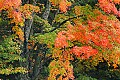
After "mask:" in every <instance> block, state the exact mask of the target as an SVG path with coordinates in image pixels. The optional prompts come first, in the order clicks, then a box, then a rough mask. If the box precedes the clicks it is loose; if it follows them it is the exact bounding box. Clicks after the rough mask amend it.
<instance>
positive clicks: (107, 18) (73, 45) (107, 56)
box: [49, 0, 120, 80]
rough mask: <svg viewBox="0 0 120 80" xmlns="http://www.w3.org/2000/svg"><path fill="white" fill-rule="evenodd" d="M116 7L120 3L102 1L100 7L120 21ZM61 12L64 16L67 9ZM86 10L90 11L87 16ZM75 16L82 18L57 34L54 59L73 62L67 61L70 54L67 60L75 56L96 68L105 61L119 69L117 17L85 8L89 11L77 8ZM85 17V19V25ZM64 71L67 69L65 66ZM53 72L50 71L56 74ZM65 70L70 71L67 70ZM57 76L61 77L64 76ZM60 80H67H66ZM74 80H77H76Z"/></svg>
mask: <svg viewBox="0 0 120 80" xmlns="http://www.w3.org/2000/svg"><path fill="white" fill-rule="evenodd" d="M61 1H62V0H61ZM62 3H63V4H65V3H64V2H62ZM115 4H119V0H118V1H117V0H114V1H113V0H99V7H100V8H101V9H102V10H103V11H105V12H106V13H111V14H114V15H116V16H118V17H120V12H119V10H117V8H116V6H115ZM59 8H60V9H62V10H61V11H63V12H65V11H64V8H66V7H64V8H61V7H59ZM84 10H86V11H87V10H88V13H87V12H85V11H84ZM89 11H90V12H89ZM74 12H75V15H76V16H81V17H77V18H76V19H73V20H72V21H71V22H72V24H71V23H70V22H69V21H68V22H67V23H66V24H67V26H66V29H65V30H63V31H60V32H58V35H57V38H56V39H55V49H56V50H57V51H58V52H54V54H56V57H55V56H54V57H55V61H63V62H64V61H66V60H68V61H70V60H73V58H71V57H69V58H68V57H67V58H66V57H64V56H65V54H67V56H68V55H69V56H71V55H75V56H76V57H77V58H79V59H82V60H86V59H91V60H92V62H93V63H95V64H94V65H95V66H96V65H97V64H98V63H99V62H102V61H103V60H105V61H107V63H108V64H109V65H111V64H112V66H113V67H114V68H116V67H118V66H117V64H119V59H120V55H119V50H117V49H116V47H117V48H119V44H120V21H119V20H118V19H117V18H115V17H114V18H112V16H113V15H105V14H103V13H102V12H101V11H100V10H98V9H91V8H90V7H89V6H86V8H85V7H83V6H75V7H74ZM83 17H85V18H86V19H85V20H83V21H82V19H83ZM115 50H116V51H115ZM66 52H67V53H66ZM113 55H114V56H113ZM116 55H117V56H116ZM61 56H62V57H61ZM115 56H116V57H115ZM56 58H58V59H56ZM62 59H64V60H62ZM55 61H54V62H55ZM55 63H56V62H55ZM58 63H59V62H58ZM71 65H72V64H71ZM50 66H52V65H50ZM69 66H70V65H69ZM62 67H63V68H64V67H65V66H63V65H62ZM53 69H54V68H53ZM53 69H52V70H51V71H53V73H54V70H53ZM65 70H66V71H67V69H65ZM72 73H73V72H72ZM57 74H60V75H62V74H61V73H57ZM53 76H54V78H55V76H57V75H55V73H54V75H52V76H51V74H50V76H49V77H52V78H53ZM71 76H73V75H71ZM60 77H61V76H60ZM62 77H63V76H62ZM69 79H71V78H69ZM58 80H59V79H58ZM60 80H64V78H61V79H60ZM65 80H68V79H65ZM71 80H74V78H72V79H71Z"/></svg>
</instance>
